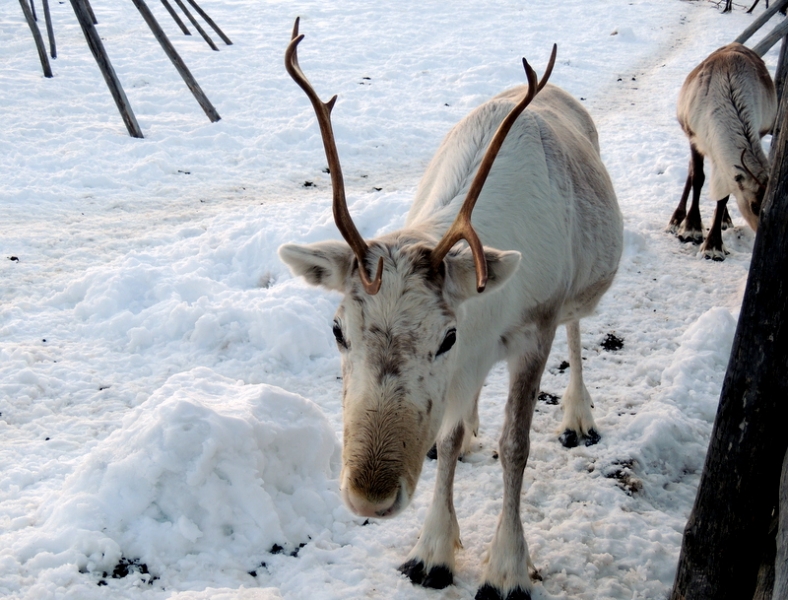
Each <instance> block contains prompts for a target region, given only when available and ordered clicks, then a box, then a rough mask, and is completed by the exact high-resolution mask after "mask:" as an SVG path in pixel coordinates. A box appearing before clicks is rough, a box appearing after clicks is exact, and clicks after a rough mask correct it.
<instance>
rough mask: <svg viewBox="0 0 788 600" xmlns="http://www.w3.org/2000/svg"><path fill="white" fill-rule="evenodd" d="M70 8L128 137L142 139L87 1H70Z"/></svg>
mask: <svg viewBox="0 0 788 600" xmlns="http://www.w3.org/2000/svg"><path fill="white" fill-rule="evenodd" d="M71 6H72V8H73V9H74V14H76V15H77V21H79V24H80V26H81V27H82V33H84V34H85V40H86V41H87V43H88V47H89V48H90V51H91V52H92V53H93V57H94V58H95V59H96V63H97V64H98V66H99V70H100V71H101V74H102V75H103V76H104V81H106V83H107V87H108V88H109V91H110V93H111V94H112V98H113V99H114V100H115V105H116V106H117V107H118V111H119V112H120V116H121V117H122V118H123V122H124V123H125V124H126V129H127V130H128V132H129V135H130V136H131V137H136V138H141V137H143V135H142V129H140V126H139V124H138V123H137V119H136V117H135V116H134V111H132V110H131V104H129V100H128V98H126V94H125V92H124V91H123V87H122V86H121V85H120V80H119V79H118V76H117V75H116V74H115V69H113V68H112V63H110V62H109V56H107V51H106V50H104V44H102V43H101V38H100V37H99V34H98V32H97V31H96V28H95V26H94V25H93V20H92V19H91V18H90V12H89V11H88V8H87V7H88V6H89V5H88V2H87V0H71Z"/></svg>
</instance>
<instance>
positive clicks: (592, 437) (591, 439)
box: [586, 429, 602, 446]
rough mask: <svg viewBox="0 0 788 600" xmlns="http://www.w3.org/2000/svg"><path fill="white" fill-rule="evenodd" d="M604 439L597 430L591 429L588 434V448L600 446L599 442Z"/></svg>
mask: <svg viewBox="0 0 788 600" xmlns="http://www.w3.org/2000/svg"><path fill="white" fill-rule="evenodd" d="M601 439H602V436H600V435H599V434H598V433H597V432H596V429H589V430H588V433H587V434H586V446H593V445H594V444H598V443H599V440H601Z"/></svg>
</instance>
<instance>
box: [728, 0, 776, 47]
mask: <svg viewBox="0 0 788 600" xmlns="http://www.w3.org/2000/svg"><path fill="white" fill-rule="evenodd" d="M785 6H788V0H778V2H775V3H774V4H772V5H771V6H770V7H769V8H768V9H767V10H765V11H764V12H763V13H762V14H761V16H760V17H758V18H757V19H755V20H754V21H753V22H752V24H751V25H750V26H749V27H748V28H747V29H745V30H744V31H742V32H741V34H739V37H737V38H736V39H735V40H733V41H734V42H739V43H740V44H743V43H744V42H746V41H747V40H749V39H750V38H751V37H752V36H753V35H754V34H755V32H756V31H758V30H759V29H760V28H761V27H763V26H764V24H765V23H766V21H768V20H769V19H771V18H772V16H774V14H775V13H776V12H777V11H778V10H780V9H781V8H784V7H785Z"/></svg>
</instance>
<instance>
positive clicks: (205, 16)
mask: <svg viewBox="0 0 788 600" xmlns="http://www.w3.org/2000/svg"><path fill="white" fill-rule="evenodd" d="M189 4H191V5H192V7H193V8H194V10H196V11H197V12H198V13H199V15H200V16H201V17H202V18H203V19H204V20H205V22H206V23H208V25H210V26H211V27H212V28H213V30H214V31H215V32H216V34H217V35H218V36H219V37H220V38H222V41H223V42H224V43H225V44H227V45H228V46H232V45H233V43H232V41H230V38H228V37H227V36H226V35H224V32H223V31H222V30H221V29H219V26H218V25H217V24H216V23H214V22H213V19H212V18H211V17H209V16H208V14H207V13H206V12H205V11H204V10H203V9H202V8H200V5H199V4H197V3H196V2H195V1H194V0H189Z"/></svg>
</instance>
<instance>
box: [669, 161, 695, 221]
mask: <svg viewBox="0 0 788 600" xmlns="http://www.w3.org/2000/svg"><path fill="white" fill-rule="evenodd" d="M691 189H692V160H690V169H689V172H688V173H687V181H686V183H685V184H684V191H682V192H681V200H679V204H678V206H677V207H676V210H674V211H673V216H672V217H670V221H669V222H668V226H667V228H666V229H665V231H667V232H668V233H678V231H679V227H680V226H681V223H682V221H684V218H685V217H686V216H687V198H689V193H690V190H691Z"/></svg>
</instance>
